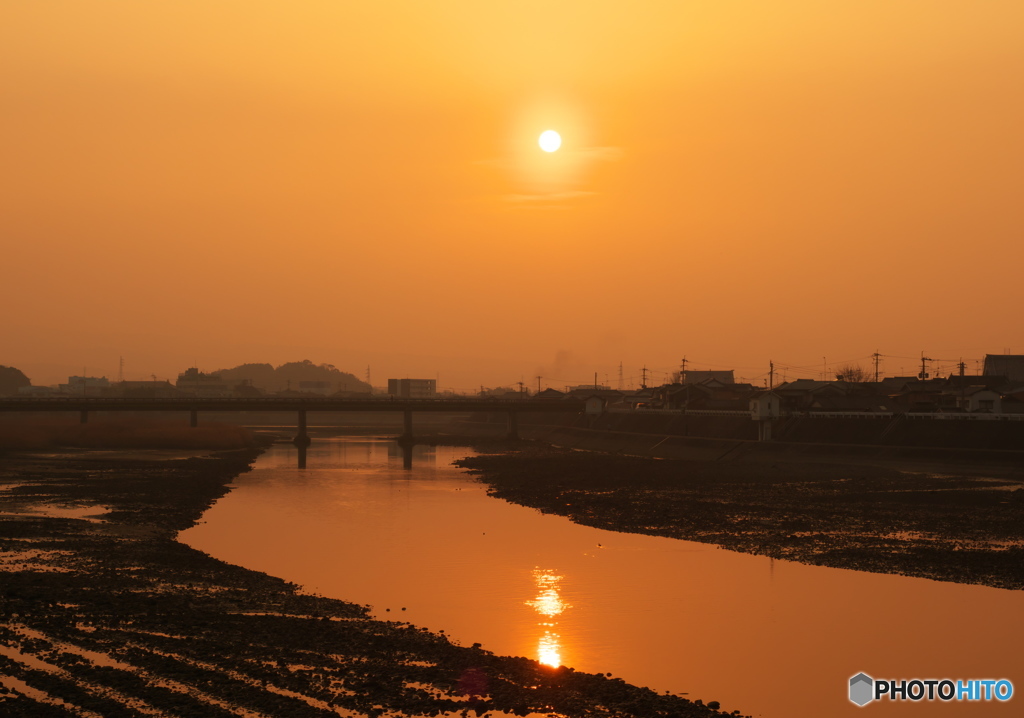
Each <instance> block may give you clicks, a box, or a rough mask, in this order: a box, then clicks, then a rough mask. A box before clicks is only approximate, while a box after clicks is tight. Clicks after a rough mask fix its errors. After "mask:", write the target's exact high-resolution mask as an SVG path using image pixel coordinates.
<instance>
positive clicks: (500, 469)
mask: <svg viewBox="0 0 1024 718" xmlns="http://www.w3.org/2000/svg"><path fill="white" fill-rule="evenodd" d="M532 433H533V434H536V435H537V436H538V438H542V439H543V440H545V441H557V442H558V443H560V444H563V446H562V447H561V448H559V447H555V446H550V445H545V444H543V443H524V444H522V445H520V447H519V448H514V449H512V448H510V447H508V446H505V447H500V446H496V447H494V448H493V449H492V450H491V451H490V453H484V454H481V455H480V456H476V457H472V458H468V459H465V460H463V461H462V462H460V465H461V466H463V467H465V468H467V469H469V470H470V471H472V472H474V473H475V474H477V475H478V476H479V478H480V479H481V480H482V481H484V482H485V483H486V484H487V485H488V486H489V487H490V493H491V495H493V496H495V497H498V498H502V499H505V500H507V501H511V502H514V503H518V504H522V505H525V506H531V507H534V508H537V509H539V510H541V511H543V512H545V513H553V514H559V515H562V516H566V517H568V518H570V519H571V520H572V521H575V522H577V523H580V524H585V525H588V526H594V527H597V528H602V529H609V530H613V531H626V532H631V533H643V534H651V535H656V536H667V537H671V538H678V539H686V540H690V541H700V542H704V543H711V544H715V545H718V546H721V547H723V548H727V549H730V550H734V551H741V552H746V553H753V554H760V555H765V556H771V557H774V558H780V559H786V560H791V561H799V562H801V563H807V564H813V565H821V566H833V567H838V568H849V569H856V570H861V571H874V572H879V573H894V574H903V575H908V576H919V577H924V578H931V579H936V580H941V581H953V582H958V583H970V584H983V585H987V586H993V587H998V588H1007V589H1022V588H1024V471H1022V469H1021V468H1020V465H1019V464H1015V462H1013V461H1012V460H1011V461H998V460H991V461H989V463H988V464H986V463H985V461H986V458H988V459H991V457H992V456H996V457H997V458H998V457H999V456H1002V455H1001V454H992V453H991V452H990V453H987V454H979V453H972V452H959V453H955V454H947V453H943V452H942V450H937V451H936V450H930V451H927V452H924V451H923V450H922V451H921V452H919V451H918V450H916V449H914V450H906V451H900V450H898V449H891V450H888V451H889V454H892V453H893V452H895V455H889V454H886V453H885V452H881V451H871V450H863V451H862V450H858V447H852V448H851V447H848V446H847V447H840V448H835V447H830V446H827V445H818V446H813V445H803V446H796V447H793V446H788V447H787V446H785V445H782V444H777V445H768V444H760V445H758V444H756V443H754V444H751V443H750V442H735V441H733V442H729V441H723V440H704V439H693V438H689V439H687V438H682V437H677V438H672V437H654V436H650V435H625V434H614V433H608V432H586V431H581V430H576V429H565V428H560V429H544V430H540V431H537V430H532ZM486 446H487V445H486V443H481V444H480V448H481V449H483V450H485V451H486V450H487V449H486ZM860 448H864V449H870V447H860ZM574 449H587V450H586V451H579V450H574ZM598 452H602V453H598ZM608 452H613V453H608ZM614 452H621V453H614ZM922 452H923V453H922ZM631 453H638V454H646V455H641V456H635V455H626V454H631ZM672 456H675V457H685V458H668V457H672ZM651 457H659V458H658V459H655V458H651ZM659 459H660V460H659Z"/></svg>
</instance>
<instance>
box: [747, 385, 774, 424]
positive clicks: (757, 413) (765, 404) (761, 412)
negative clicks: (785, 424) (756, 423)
mask: <svg viewBox="0 0 1024 718" xmlns="http://www.w3.org/2000/svg"><path fill="white" fill-rule="evenodd" d="M749 406H750V417H751V418H752V419H760V420H763V419H774V418H775V417H777V416H781V415H782V401H781V399H780V398H779V395H778V394H776V393H775V392H774V391H766V392H762V393H760V394H755V395H754V396H753V397H751V399H750V402H749Z"/></svg>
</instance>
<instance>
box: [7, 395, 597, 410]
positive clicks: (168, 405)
mask: <svg viewBox="0 0 1024 718" xmlns="http://www.w3.org/2000/svg"><path fill="white" fill-rule="evenodd" d="M583 407H584V403H583V402H582V401H576V400H572V399H560V400H557V401H543V400H541V401H537V400H531V399H524V400H522V401H496V400H488V399H393V400H392V399H330V398H323V399H321V398H293V397H259V398H244V399H241V398H240V399H217V398H206V397H189V398H176V399H135V398H132V399H121V398H103V397H84V398H83V397H59V398H45V399H40V398H31V399H13V398H7V399H0V412H5V411H416V412H421V411H431V412H445V411H448V412H467V411H469V412H478V411H479V412H492V411H493V412H521V411H525V412H545V413H548V412H559V413H578V412H581V411H583Z"/></svg>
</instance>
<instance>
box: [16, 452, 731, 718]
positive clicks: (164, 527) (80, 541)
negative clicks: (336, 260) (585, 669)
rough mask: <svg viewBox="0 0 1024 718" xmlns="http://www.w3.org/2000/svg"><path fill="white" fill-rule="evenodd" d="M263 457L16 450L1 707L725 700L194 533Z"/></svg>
mask: <svg viewBox="0 0 1024 718" xmlns="http://www.w3.org/2000/svg"><path fill="white" fill-rule="evenodd" d="M256 454H257V452H256V451H255V450H247V451H237V452H230V453H220V454H212V455H210V454H208V455H206V456H204V457H201V458H181V457H180V456H167V455H162V456H152V457H149V458H147V457H146V455H145V452H142V454H140V453H138V452H135V453H134V454H133V456H132V458H130V459H122V458H115V457H113V456H111V455H110V454H109V453H105V454H102V455H99V454H97V455H91V454H90V453H89V452H82V451H66V450H62V451H54V452H51V453H47V454H42V453H38V454H31V453H10V454H7V455H5V456H2V457H0V572H2V573H0V714H2V715H5V716H6V715H12V716H46V717H47V718H51V717H57V718H59V717H60V716H103V718H118V717H120V716H139V715H169V716H181V715H188V716H288V717H289V718H291V717H294V716H298V717H300V718H301V717H302V716H328V715H343V716H347V715H355V716H362V715H367V716H378V715H443V714H451V715H456V714H464V715H473V714H484V713H487V712H489V711H505V712H507V713H508V714H513V715H530V714H543V715H547V714H554V715H561V716H713V715H723V714H722V713H720V712H718V711H716V710H714V708H715V707H717V706H714V704H712V705H711V706H705V705H702V704H700V703H699V702H696V701H694V702H691V701H690V700H687V699H684V698H681V697H678V696H673V695H659V694H656V693H654V692H653V691H650V690H647V689H644V688H638V687H634V686H630V685H628V684H626V683H624V682H623V681H621V680H619V679H613V678H610V677H609V676H604V675H600V674H586V673H582V672H577V671H573V670H571V669H567V668H552V667H549V666H544V665H541V664H539V663H537V662H535V661H532V660H528V659H526V658H514V657H502V656H495V655H493V654H491V653H489V652H487V651H484V650H481V649H480V648H478V647H475V646H470V647H463V646H456V645H453V644H452V643H450V642H449V641H448V640H447V639H446V638H445V637H444V636H443V635H439V634H434V633H430V632H427V631H424V630H421V629H419V628H417V627H414V626H411V625H409V624H407V623H403V622H400V621H394V622H386V621H378V620H374V619H371V618H370V617H369V614H368V612H367V610H366V608H365V607H363V606H360V605H355V604H352V603H347V602H345V601H340V600H331V599H326V598H322V597H318V596H313V595H307V594H304V593H303V592H302V591H301V590H300V588H299V587H298V586H296V585H293V584H289V583H287V582H285V581H283V580H281V579H277V578H274V577H272V576H269V575H267V574H263V573H259V572H256V571H250V570H247V569H243V568H240V567H237V566H232V565H229V564H226V563H223V562H221V561H217V560H215V559H213V558H211V557H209V556H207V555H206V554H203V553H201V552H198V551H196V550H194V549H191V548H189V547H187V546H184V545H182V544H181V543H178V542H177V541H176V540H175V536H176V535H177V533H178V532H179V531H181V530H183V529H185V528H188V527H189V526H192V525H193V524H194V523H195V522H196V521H197V520H198V519H199V517H200V516H201V515H202V513H203V512H204V511H205V510H206V509H207V508H209V507H210V506H211V505H212V503H213V502H214V501H215V500H216V499H218V498H219V497H221V496H223V495H224V494H225V493H226V492H227V491H228V490H229V489H228V484H229V483H230V482H231V480H232V478H233V477H234V476H236V475H237V474H239V473H241V472H245V471H247V470H248V468H249V466H250V463H251V462H252V460H253V459H254V458H255V456H256ZM464 712H465V713H464Z"/></svg>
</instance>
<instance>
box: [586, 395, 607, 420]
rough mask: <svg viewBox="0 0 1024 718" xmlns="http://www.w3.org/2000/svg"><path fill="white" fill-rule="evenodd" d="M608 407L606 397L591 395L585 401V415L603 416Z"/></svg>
mask: <svg viewBox="0 0 1024 718" xmlns="http://www.w3.org/2000/svg"><path fill="white" fill-rule="evenodd" d="M607 405H608V400H607V399H606V398H605V397H603V396H598V395H596V394H591V395H590V396H588V397H587V398H586V400H585V401H584V407H583V413H585V414H587V415H588V416H594V415H597V414H603V413H604V409H605V407H606V406H607Z"/></svg>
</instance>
